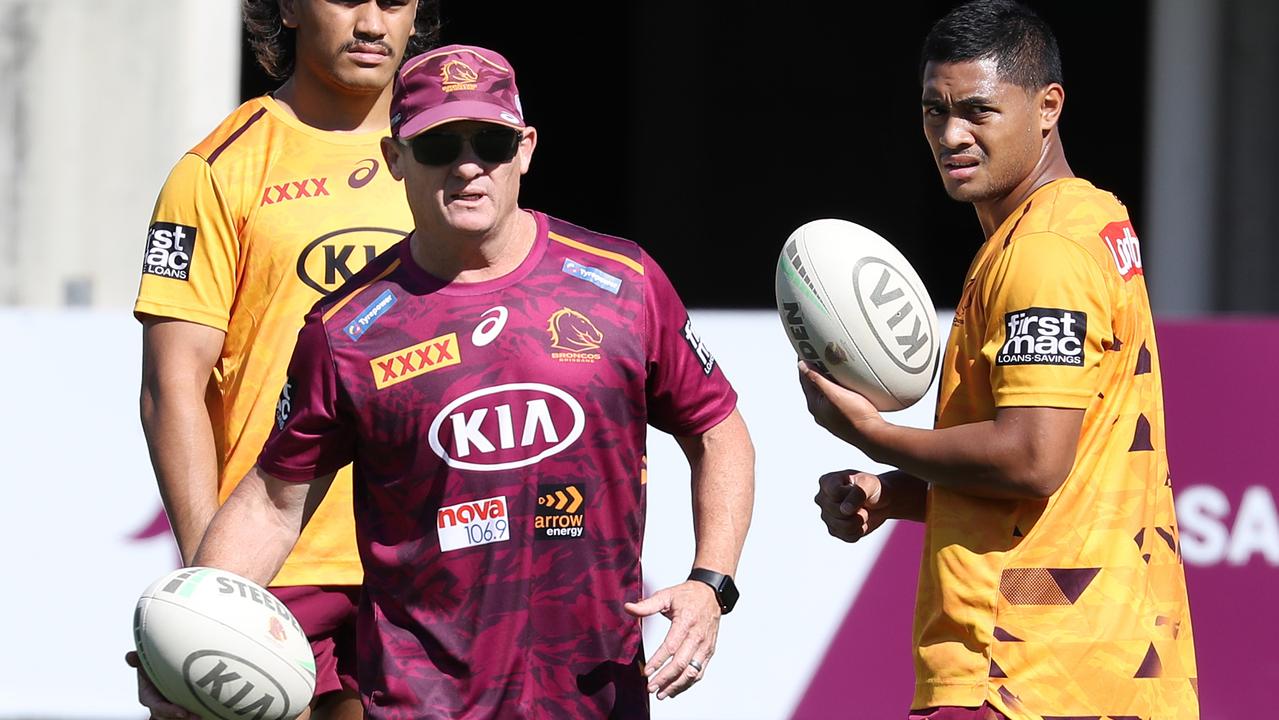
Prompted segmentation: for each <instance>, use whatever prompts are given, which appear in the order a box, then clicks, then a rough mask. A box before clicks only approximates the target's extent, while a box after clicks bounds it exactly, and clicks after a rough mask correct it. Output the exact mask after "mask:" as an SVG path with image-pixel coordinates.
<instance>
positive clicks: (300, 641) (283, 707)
mask: <svg viewBox="0 0 1279 720" xmlns="http://www.w3.org/2000/svg"><path fill="white" fill-rule="evenodd" d="M133 637H134V642H135V643H136V645H137V649H138V656H139V658H140V659H141V661H142V667H143V669H144V670H145V671H146V673H147V676H148V677H149V678H150V679H151V682H152V683H154V684H155V686H156V688H157V689H159V690H160V692H161V693H162V694H163V695H164V696H165V697H166V698H168V699H169V700H170V701H172V702H174V703H176V704H178V705H181V706H183V707H185V708H187V709H188V710H191V711H192V712H195V713H198V714H200V715H201V717H205V718H219V719H221V720H244V719H245V718H252V719H254V720H292V718H295V717H297V715H298V714H299V713H301V712H302V711H303V710H305V709H306V707H307V704H308V703H310V702H311V695H312V693H313V692H314V691H315V657H314V656H313V655H312V654H311V645H310V643H308V642H307V639H306V635H305V634H304V633H303V632H302V628H301V627H300V626H299V625H298V622H297V620H295V619H294V618H293V614H292V613H290V612H289V610H288V608H286V607H285V606H284V603H282V602H280V601H279V600H278V599H277V598H276V597H275V596H274V595H272V594H271V593H270V592H268V591H267V590H266V589H265V588H263V587H262V586H260V585H258V584H256V583H254V582H252V581H250V580H247V579H245V578H243V577H240V576H239V575H236V574H235V573H231V572H227V571H225V570H218V569H215V568H198V567H197V568H183V569H181V570H178V571H176V572H173V573H170V574H168V575H165V576H164V577H162V578H160V579H159V580H157V581H156V582H155V583H154V584H152V585H151V587H149V588H147V590H146V592H144V593H142V597H141V598H139V599H138V606H137V609H136V610H135V611H134V614H133Z"/></svg>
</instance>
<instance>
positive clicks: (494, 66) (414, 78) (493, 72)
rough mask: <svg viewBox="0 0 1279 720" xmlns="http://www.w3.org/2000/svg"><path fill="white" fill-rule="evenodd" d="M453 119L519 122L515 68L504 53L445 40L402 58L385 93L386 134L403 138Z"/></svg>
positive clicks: (521, 113) (517, 124)
mask: <svg viewBox="0 0 1279 720" xmlns="http://www.w3.org/2000/svg"><path fill="white" fill-rule="evenodd" d="M454 120H480V121H483V122H491V123H497V124H499V125H506V126H509V127H513V128H516V129H522V128H523V127H524V111H523V109H522V108H521V107H520V91H519V89H518V88H516V87H515V71H514V70H513V69H511V64H510V63H509V62H507V61H506V58H504V57H502V56H501V55H500V54H498V53H495V52H493V51H492V50H486V49H485V48H481V47H474V46H472V45H448V46H446V47H442V48H437V49H435V50H431V51H428V52H425V53H422V54H421V55H418V56H416V57H413V58H409V60H408V61H407V62H405V63H404V67H402V68H400V72H399V73H397V74H396V76H395V88H394V90H393V91H392V95H391V135H393V136H394V137H397V138H400V139H408V138H411V137H413V136H415V135H418V134H420V133H423V132H426V131H427V130H430V129H431V128H433V127H435V126H436V125H440V124H442V123H446V122H452V121H454Z"/></svg>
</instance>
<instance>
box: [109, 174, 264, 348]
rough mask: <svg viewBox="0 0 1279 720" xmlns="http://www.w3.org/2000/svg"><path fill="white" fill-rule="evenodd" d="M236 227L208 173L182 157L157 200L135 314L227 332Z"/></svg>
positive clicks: (236, 251)
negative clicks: (205, 326)
mask: <svg viewBox="0 0 1279 720" xmlns="http://www.w3.org/2000/svg"><path fill="white" fill-rule="evenodd" d="M236 227H237V226H236V221H235V215H234V213H233V212H232V210H231V209H230V207H229V206H228V204H227V202H226V198H225V197H224V196H223V194H222V193H221V192H220V191H219V189H218V187H217V180H216V178H215V176H214V175H213V170H212V168H210V167H209V164H208V163H207V162H205V160H204V158H202V157H200V156H198V155H195V154H191V153H188V154H187V155H184V156H183V157H182V159H181V160H179V161H178V164H177V165H176V166H175V167H174V168H173V171H172V172H171V173H169V178H168V180H166V181H165V183H164V188H163V189H161V190H160V197H159V198H158V199H157V200H156V204H155V211H154V212H153V213H152V216H151V226H150V227H149V228H148V229H147V240H146V248H145V250H144V251H143V257H142V282H141V284H140V286H139V288H138V298H137V301H136V302H135V303H134V306H133V312H134V314H135V315H142V314H146V315H156V316H159V317H166V318H174V319H177V320H187V321H190V322H196V323H200V324H201V325H208V326H209V327H213V328H216V329H218V330H226V329H227V323H228V321H229V319H230V315H231V304H232V302H233V301H234V300H235V292H236V278H237V277H238V265H239V254H240V253H239V249H240V248H239V234H238V232H237V229H236Z"/></svg>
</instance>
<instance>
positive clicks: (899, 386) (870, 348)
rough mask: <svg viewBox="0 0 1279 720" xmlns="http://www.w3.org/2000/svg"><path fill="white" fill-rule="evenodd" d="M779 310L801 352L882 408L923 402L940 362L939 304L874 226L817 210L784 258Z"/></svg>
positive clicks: (778, 281)
mask: <svg viewBox="0 0 1279 720" xmlns="http://www.w3.org/2000/svg"><path fill="white" fill-rule="evenodd" d="M776 293H777V310H778V313H779V314H780V315H781V319H782V325H783V326H784V327H785V329H786V336H787V337H788V338H790V341H791V345H793V346H794V348H795V352H797V353H798V354H799V356H800V357H802V358H803V359H805V360H807V361H808V362H810V363H812V364H813V365H814V366H816V368H817V370H818V371H819V372H821V373H822V374H823V375H825V376H826V377H827V378H829V379H830V380H832V381H834V382H836V383H838V384H840V385H842V386H844V387H846V388H848V389H850V390H856V391H857V392H859V393H861V394H862V395H865V396H866V397H867V398H868V399H869V400H870V401H871V402H872V403H874V405H875V407H876V408H878V409H880V410H900V409H902V408H906V407H909V406H911V405H913V404H915V402H917V401H918V400H919V399H920V398H921V397H923V396H924V394H925V393H927V392H928V388H929V387H930V386H931V385H932V383H933V376H934V375H935V374H936V371H937V354H938V347H939V345H938V340H937V312H936V310H935V309H934V308H933V301H932V299H931V298H930V297H929V296H928V289H927V288H925V287H924V283H923V282H922V281H921V280H920V279H919V275H918V274H916V273H915V269H914V268H912V267H911V265H910V263H908V262H907V261H906V258H905V257H903V256H902V254H901V253H900V252H898V250H897V248H895V247H893V246H892V244H890V243H889V242H888V241H887V240H885V239H884V238H882V237H880V236H879V235H877V234H875V233H874V232H872V231H871V230H867V229H866V228H864V227H862V226H860V225H856V224H854V223H851V222H847V221H845V220H833V219H826V220H814V221H812V222H810V223H807V224H805V225H802V226H800V227H799V229H797V230H796V231H795V232H793V233H791V236H790V237H789V238H787V240H786V244H785V245H784V246H783V247H782V254H781V257H780V258H779V259H778V261H777V279H776Z"/></svg>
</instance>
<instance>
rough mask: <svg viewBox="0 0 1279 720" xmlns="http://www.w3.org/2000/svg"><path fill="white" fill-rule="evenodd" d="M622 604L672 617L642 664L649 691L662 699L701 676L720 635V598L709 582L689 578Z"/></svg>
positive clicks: (636, 612)
mask: <svg viewBox="0 0 1279 720" xmlns="http://www.w3.org/2000/svg"><path fill="white" fill-rule="evenodd" d="M625 607H626V612H628V613H630V614H632V615H634V616H635V617H640V618H644V617H649V616H651V615H656V614H657V613H661V614H663V615H665V616H666V617H667V619H669V620H670V621H671V627H670V629H669V630H667V631H666V638H665V639H664V640H662V644H661V645H660V646H659V647H658V648H657V652H655V653H653V656H652V657H651V658H649V660H648V664H646V665H645V666H644V676H645V677H647V678H648V691H649V692H655V693H657V699H658V700H664V699H666V698H668V697H675V696H676V695H679V694H680V693H682V692H684V691H685V690H687V689H689V688H690V687H692V686H693V683H696V682H697V681H699V680H701V679H702V677H703V676H704V675H705V674H706V670H707V667H708V666H709V665H710V662H711V656H712V655H714V654H715V639H716V638H717V637H718V636H719V617H720V611H719V601H717V600H716V599H715V591H714V590H712V589H711V587H710V586H709V585H707V584H706V583H704V582H699V581H697V580H689V581H686V582H683V583H680V584H679V585H675V586H674V587H669V588H665V589H663V590H658V591H657V592H655V593H653V594H652V595H651V596H649V597H646V598H644V599H643V600H640V601H639V602H633V603H626V606H625Z"/></svg>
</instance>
